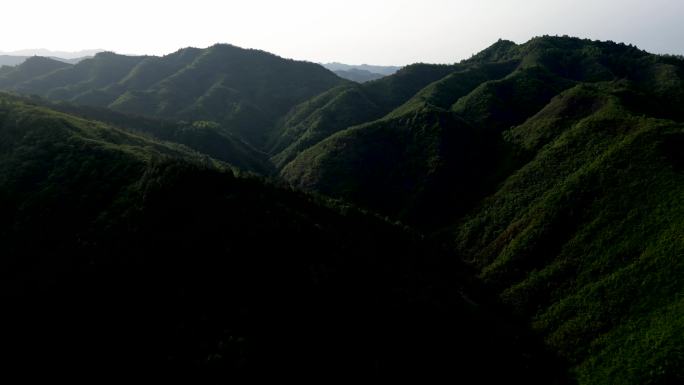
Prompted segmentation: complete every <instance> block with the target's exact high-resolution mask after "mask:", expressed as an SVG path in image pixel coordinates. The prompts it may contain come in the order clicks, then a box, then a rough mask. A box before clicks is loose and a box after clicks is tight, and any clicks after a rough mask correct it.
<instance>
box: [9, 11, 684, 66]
mask: <svg viewBox="0 0 684 385" xmlns="http://www.w3.org/2000/svg"><path fill="white" fill-rule="evenodd" d="M0 10H1V11H2V13H1V14H0V36H2V39H0V51H12V50H18V49H23V48H49V49H52V50H68V51H76V50H81V49H86V48H104V49H107V50H112V51H116V52H119V53H129V54H155V55H161V54H166V53H170V52H173V51H175V50H177V49H179V48H182V47H187V46H196V47H206V46H209V45H212V44H214V43H217V42H222V43H231V44H235V45H238V46H242V47H248V48H259V49H263V50H266V51H270V52H273V53H276V54H278V55H280V56H284V57H289V58H296V59H306V60H310V61H317V62H328V61H340V62H346V63H352V64H360V63H372V64H398V65H403V64H408V63H413V62H417V61H423V62H434V63H448V62H455V61H458V60H460V59H463V58H466V57H469V56H470V55H471V54H473V53H475V52H477V51H479V50H481V49H484V48H486V47H487V46H488V45H490V44H491V43H493V42H494V41H496V40H497V39H498V38H505V39H510V40H513V41H515V42H518V43H521V42H524V41H526V40H528V39H529V38H531V37H533V36H536V35H544V34H550V35H555V34H559V35H563V34H568V35H573V36H580V37H590V38H594V39H601V40H614V41H621V42H627V43H633V44H636V45H638V46H639V47H641V48H643V49H646V50H648V51H651V52H657V53H665V52H667V53H679V54H681V53H684V0H412V1H408V0H386V1H380V0H336V1H326V0H280V1H277V0H233V1H221V0H192V1H188V0H184V1H180V0H165V1H145V0H116V1H102V2H100V1H95V0H60V1H55V0H44V1H43V0H16V1H8V2H3V4H2V5H1V6H0Z"/></svg>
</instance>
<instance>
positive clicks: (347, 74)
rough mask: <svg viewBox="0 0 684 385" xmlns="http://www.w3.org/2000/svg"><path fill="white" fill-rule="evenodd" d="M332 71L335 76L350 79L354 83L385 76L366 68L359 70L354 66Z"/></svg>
mask: <svg viewBox="0 0 684 385" xmlns="http://www.w3.org/2000/svg"><path fill="white" fill-rule="evenodd" d="M334 72H335V74H336V75H337V76H339V77H341V78H343V79H347V80H351V81H353V82H356V83H365V82H369V81H372V80H378V79H381V78H384V77H385V76H386V75H382V74H377V73H373V72H370V71H366V70H360V69H356V68H352V69H350V70H347V71H343V70H338V71H334Z"/></svg>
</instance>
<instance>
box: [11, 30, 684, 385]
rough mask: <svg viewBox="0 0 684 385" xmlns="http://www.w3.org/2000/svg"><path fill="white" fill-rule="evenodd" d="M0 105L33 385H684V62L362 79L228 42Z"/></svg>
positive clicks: (586, 54) (30, 92) (25, 92)
mask: <svg viewBox="0 0 684 385" xmlns="http://www.w3.org/2000/svg"><path fill="white" fill-rule="evenodd" d="M0 89H2V90H4V91H5V92H6V93H3V94H0V245H2V246H0V254H2V256H3V257H2V259H1V261H0V264H1V266H2V269H1V271H2V278H0V285H1V286H2V296H3V298H2V299H3V302H4V303H5V304H6V306H5V313H6V314H7V316H6V317H3V319H2V325H1V326H2V328H1V329H0V330H2V339H3V341H5V343H3V345H4V347H3V353H6V354H7V355H6V358H4V361H3V362H4V363H5V364H6V366H7V367H12V368H15V369H17V370H18V371H20V372H22V373H24V374H23V375H24V376H29V377H30V376H31V375H33V374H35V375H36V376H41V375H45V373H47V372H49V373H51V375H53V376H59V377H61V376H65V378H71V379H73V381H79V382H80V381H83V382H88V381H91V382H96V383H97V382H106V381H107V380H115V379H119V380H121V381H123V380H125V379H126V378H130V377H129V375H130V374H132V373H134V372H140V373H141V375H143V376H145V379H146V380H147V381H152V382H162V381H165V382H185V381H187V382H195V383H226V382H231V381H232V382H238V383H262V382H280V383H291V382H299V383H349V382H362V383H365V382H369V383H391V382H406V381H410V382H415V383H443V382H454V383H502V382H506V383H518V382H521V383H532V384H534V383H539V384H571V383H578V384H606V383H616V384H675V383H680V382H683V381H684V371H683V370H682V368H683V367H684V350H682V346H684V296H683V294H684V280H683V277H684V199H683V198H684V157H683V156H682V150H683V149H684V108H682V106H684V60H682V59H681V58H678V57H675V56H659V55H653V54H650V53H648V52H645V51H642V50H640V49H638V48H636V47H634V46H629V45H625V44H617V43H613V42H601V41H591V40H583V39H576V38H569V37H551V36H543V37H538V38H534V39H532V40H530V41H529V42H527V43H524V44H520V45H517V44H515V43H513V42H509V41H504V40H500V41H498V42H496V43H495V44H494V45H492V46H491V47H489V48H487V49H485V50H484V51H482V52H480V53H478V54H477V55H474V56H473V57H472V58H470V59H467V60H463V61H461V62H459V63H455V64H452V65H432V64H422V63H421V64H414V65H410V66H407V67H404V68H402V69H400V70H398V71H397V72H396V73H394V74H391V75H389V76H385V77H382V78H378V79H375V80H369V81H363V82H360V83H357V82H352V81H348V80H345V79H341V78H340V77H338V76H336V74H335V73H333V72H331V71H330V70H328V69H326V68H324V67H322V66H320V65H317V64H313V63H306V62H298V61H293V60H288V59H282V58H280V57H277V56H275V55H272V54H269V53H266V52H262V51H255V50H244V49H241V48H238V47H234V46H230V45H216V46H212V47H210V48H207V49H204V50H202V49H194V48H186V49H183V50H180V51H178V52H176V53H173V54H170V55H167V56H164V57H153V56H149V57H134V56H123V55H117V54H113V53H100V54H97V55H96V56H95V57H93V58H91V59H86V60H83V61H80V62H79V63H77V64H69V63H63V62H59V61H55V60H52V59H48V58H40V57H33V58H29V59H28V60H26V61H24V62H23V63H22V64H19V65H17V66H15V67H2V69H0ZM27 357H30V358H27ZM36 366H40V367H41V368H45V370H44V371H43V372H42V373H37V371H36V370H35V367H36ZM90 369H92V370H93V371H94V373H95V374H94V376H96V377H91V375H90V374H87V373H89V372H90ZM147 376H149V377H147ZM29 377H26V378H27V379H28V378H29ZM119 377H120V378H119ZM54 378H56V377H54ZM27 381H28V380H27Z"/></svg>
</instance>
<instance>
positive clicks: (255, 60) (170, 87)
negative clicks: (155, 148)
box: [0, 44, 345, 147]
mask: <svg viewBox="0 0 684 385" xmlns="http://www.w3.org/2000/svg"><path fill="white" fill-rule="evenodd" d="M24 64H26V63H24ZM24 64H22V65H20V66H18V67H17V71H22V69H23V67H24ZM4 77H7V75H5V76H4ZM344 82H345V81H344V80H342V79H340V78H338V77H337V76H335V74H333V73H332V72H330V71H328V70H326V69H324V68H323V67H321V66H319V65H317V64H313V63H307V62H297V61H293V60H286V59H282V58H280V57H277V56H275V55H272V54H269V53H266V52H263V51H256V50H245V49H241V48H238V47H234V46H230V45H222V44H218V45H214V46H212V47H209V48H207V49H203V50H201V49H194V48H187V49H183V50H180V51H178V52H176V53H173V54H170V55H167V56H164V57H142V56H140V57H132V56H123V55H117V54H113V53H107V52H104V53H98V54H97V55H96V56H95V57H94V58H92V59H88V60H84V61H82V62H79V63H78V64H76V65H74V66H69V67H68V68H63V69H62V70H60V71H54V72H52V73H40V74H36V76H34V77H30V78H21V79H12V80H11V81H8V82H5V83H1V82H0V88H3V89H6V90H12V91H16V92H20V93H24V94H35V95H39V96H43V97H46V98H48V99H50V100H60V101H68V102H71V103H75V104H80V105H88V106H96V107H108V108H111V109H113V110H116V111H119V112H125V113H134V114H139V115H146V116H150V117H157V118H165V119H174V120H185V121H189V122H191V123H192V122H194V121H210V122H215V123H216V124H218V125H219V126H220V127H221V130H222V132H223V133H230V134H233V135H237V136H239V137H240V138H241V139H242V140H245V141H247V142H249V143H250V144H251V145H253V146H255V147H262V146H263V145H264V144H265V141H266V140H267V138H268V136H269V135H270V130H271V129H272V128H273V126H274V124H275V121H276V120H277V119H278V118H279V117H281V116H282V115H285V114H286V113H287V112H288V111H289V110H290V108H291V107H293V106H294V105H297V104H299V103H301V102H303V101H305V100H307V99H309V98H311V97H313V96H315V95H318V94H320V93H322V92H324V91H326V90H328V89H330V88H332V87H334V86H336V85H340V84H343V83H344Z"/></svg>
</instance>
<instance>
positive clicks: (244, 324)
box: [0, 96, 564, 384]
mask: <svg viewBox="0 0 684 385" xmlns="http://www.w3.org/2000/svg"><path fill="white" fill-rule="evenodd" d="M194 126H195V127H197V128H211V127H213V126H214V123H210V122H202V123H196V124H194ZM0 139H1V140H0V214H1V215H0V244H2V245H3V248H2V250H3V258H2V262H1V263H2V265H1V266H2V269H0V270H1V271H2V276H0V277H1V279H0V285H1V286H0V288H1V289H2V290H1V291H0V292H1V293H2V300H3V309H4V311H5V313H4V316H3V317H2V320H0V333H1V335H2V340H3V347H2V349H3V351H5V352H11V355H10V356H8V357H7V358H5V359H4V361H3V364H5V365H6V368H10V369H14V370H17V371H19V372H21V373H22V375H23V377H22V378H24V379H26V380H28V381H30V380H31V379H32V378H33V377H34V375H35V374H36V372H35V371H33V372H32V371H31V370H29V369H31V368H35V366H36V365H40V367H41V368H42V369H43V371H44V372H45V373H49V375H50V377H51V378H58V377H60V376H61V375H62V373H65V374H66V375H67V376H68V377H69V378H70V379H71V381H80V380H84V381H86V380H87V381H88V382H92V381H95V382H108V381H114V380H117V379H119V378H121V379H122V380H123V379H125V378H130V377H129V376H130V375H135V376H136V378H149V379H150V381H154V382H159V381H162V382H173V383H177V382H188V381H189V382H193V383H223V382H262V381H266V382H272V381H284V382H299V383H320V382H321V380H323V381H325V382H332V383H348V382H349V381H354V380H355V379H358V378H364V379H368V380H369V381H375V382H397V381H405V380H409V379H413V380H415V381H419V380H426V381H433V380H434V381H437V380H439V381H442V380H445V379H447V380H449V379H451V380H453V381H457V380H459V379H462V378H471V377H472V378H474V377H477V378H480V379H483V380H484V381H487V382H501V381H504V380H514V381H522V382H525V383H533V384H535V383H539V384H547V383H553V382H554V381H555V380H556V379H560V378H562V377H563V373H564V372H563V367H562V365H561V364H560V363H559V362H557V361H555V360H554V359H553V358H552V357H553V355H549V354H548V353H547V352H545V351H544V350H543V348H542V346H541V345H540V344H539V343H538V342H536V339H535V337H534V336H532V335H531V334H529V333H528V332H526V331H525V328H524V327H523V326H522V325H519V324H516V323H515V322H513V321H509V320H502V319H500V318H499V317H498V316H497V315H498V314H499V312H500V310H499V308H498V305H497V304H496V302H495V301H493V300H492V299H491V298H489V297H488V295H487V294H486V291H484V290H482V288H480V287H479V283H478V282H477V281H475V280H473V279H472V275H471V274H469V273H468V268H467V267H466V266H463V265H461V264H460V263H459V262H458V261H457V260H456V259H455V258H454V257H453V256H452V255H450V254H449V253H447V252H444V251H441V250H439V249H438V248H435V247H434V246H433V245H431V244H429V243H427V242H425V241H424V240H422V239H421V238H422V237H420V236H419V235H418V234H416V233H414V232H412V231H410V230H409V229H407V228H405V227H403V226H398V225H395V224H390V223H388V222H386V221H384V220H382V219H379V218H378V217H376V216H374V215H372V214H369V213H366V212H363V211H360V210H358V209H356V208H354V207H352V206H349V205H348V204H344V203H342V202H335V201H330V200H327V199H323V198H315V197H312V196H309V195H305V194H303V193H301V192H294V191H291V190H287V189H282V188H278V187H276V186H272V185H268V184H265V183H264V182H263V181H260V180H258V179H254V178H242V177H236V176H235V175H234V173H233V172H231V171H230V169H228V168H227V167H226V166H225V165H223V164H221V163H220V162H216V161H213V160H212V159H210V158H207V157H206V156H201V155H198V154H196V153H193V152H191V151H189V150H187V149H186V148H184V147H182V146H177V145H172V144H168V143H162V142H158V141H154V140H151V139H148V138H145V137H142V136H139V135H136V134H132V133H130V132H127V131H123V130H120V129H117V128H114V127H112V126H109V125H106V124H103V123H98V122H94V121H90V120H85V119H81V118H76V117H74V116H70V115H67V114H64V113H59V112H55V111H52V110H49V109H46V108H44V107H40V106H37V105H33V104H31V103H29V102H26V101H22V100H21V99H17V98H12V97H9V96H0ZM445 266H451V267H452V268H451V269H448V270H445V269H443V268H444V267H445ZM28 356H30V357H31V358H30V360H26V359H25V358H26V357H28ZM74 363H77V366H78V370H74V369H73V368H74ZM492 365H494V366H496V367H497V368H498V370H497V371H491V370H488V369H489V368H490V366H492ZM83 368H86V369H87V371H86V370H85V369H83ZM8 370H9V369H8ZM90 371H93V373H95V375H94V376H90V375H88V374H87V373H89V372H90ZM148 375H149V377H148Z"/></svg>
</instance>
